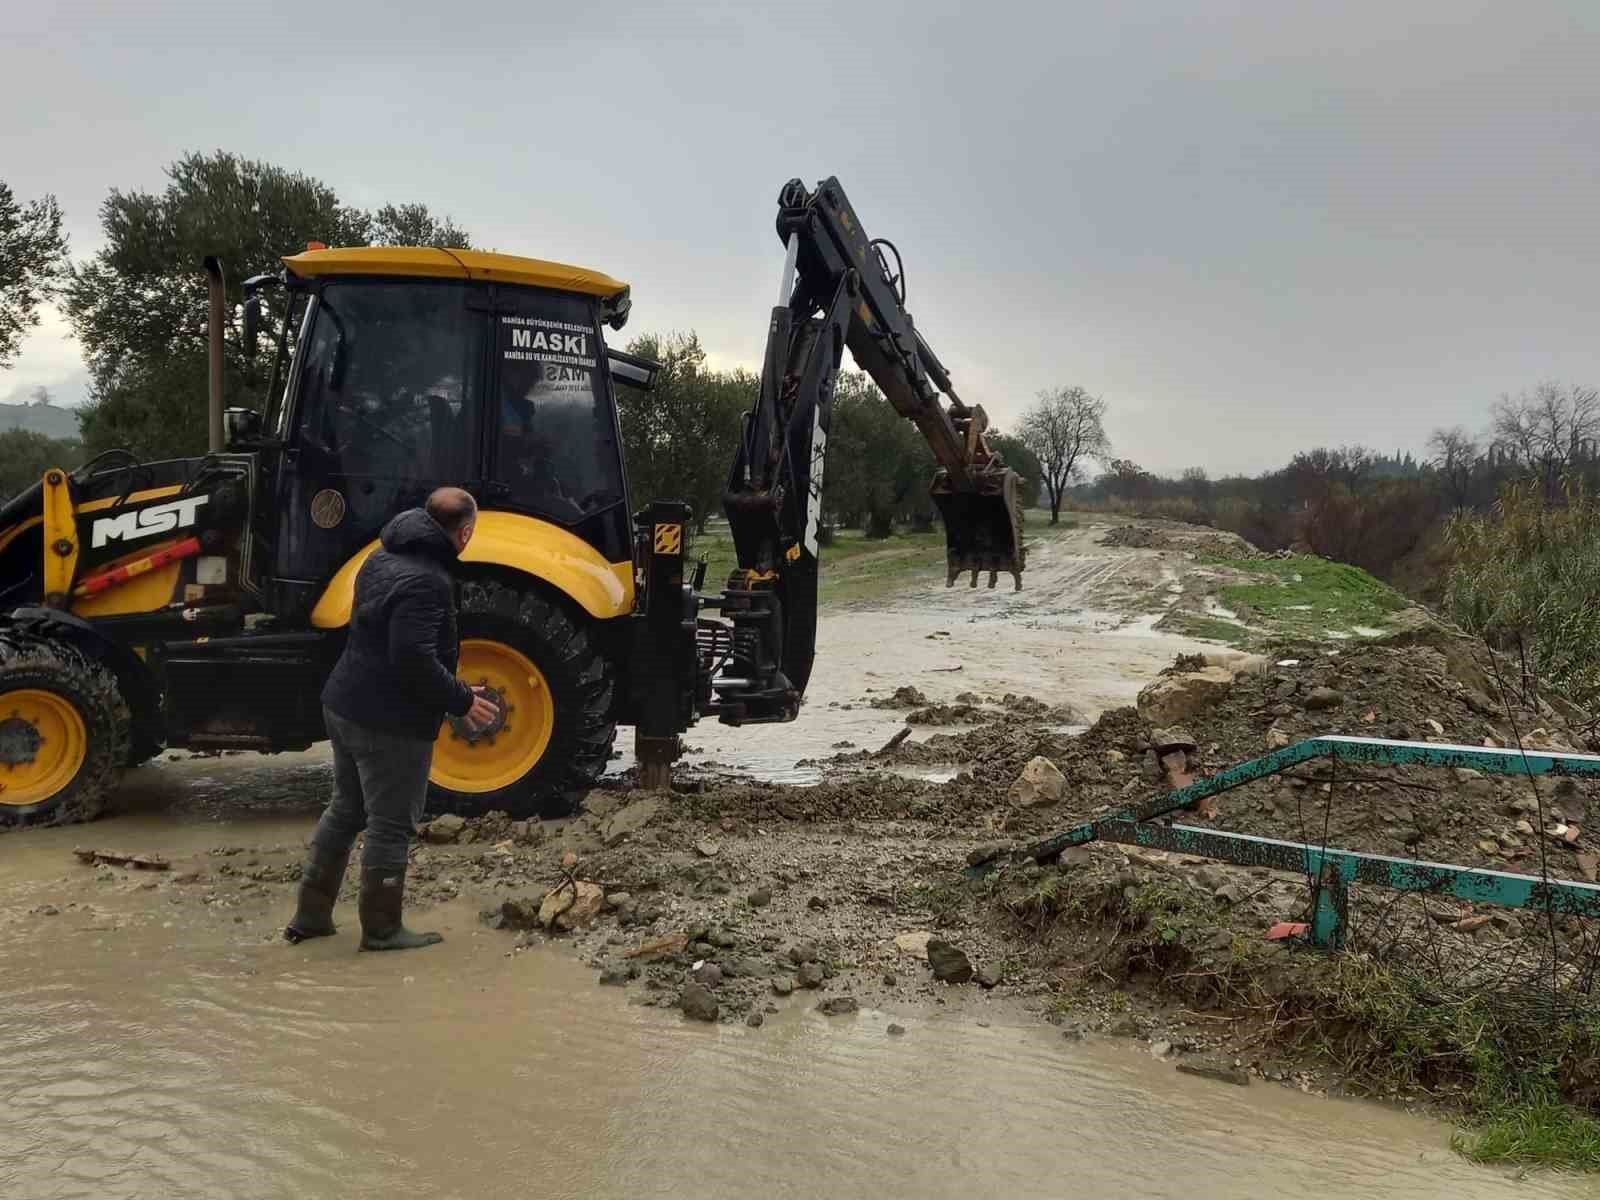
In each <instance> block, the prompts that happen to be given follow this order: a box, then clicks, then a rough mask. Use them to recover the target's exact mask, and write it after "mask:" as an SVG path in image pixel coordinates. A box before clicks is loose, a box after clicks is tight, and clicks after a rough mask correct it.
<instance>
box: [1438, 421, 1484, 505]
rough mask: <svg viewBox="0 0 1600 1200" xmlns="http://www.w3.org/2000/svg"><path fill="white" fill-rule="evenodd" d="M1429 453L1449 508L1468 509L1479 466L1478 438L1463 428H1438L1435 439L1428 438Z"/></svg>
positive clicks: (1458, 426)
mask: <svg viewBox="0 0 1600 1200" xmlns="http://www.w3.org/2000/svg"><path fill="white" fill-rule="evenodd" d="M1428 453H1429V454H1430V455H1431V456H1432V457H1430V458H1429V460H1428V462H1429V464H1430V465H1431V466H1432V467H1433V469H1434V470H1435V471H1437V472H1439V479H1440V480H1441V481H1442V482H1443V484H1444V488H1445V492H1446V494H1448V495H1449V497H1450V506H1451V507H1452V508H1456V509H1462V508H1466V507H1467V500H1468V498H1469V497H1470V495H1471V491H1472V475H1473V472H1474V471H1475V470H1476V469H1477V463H1478V455H1479V450H1478V443H1477V441H1476V439H1474V438H1473V436H1472V435H1471V434H1470V433H1468V432H1467V431H1466V430H1465V429H1463V428H1462V427H1461V426H1460V425H1457V426H1455V427H1454V428H1452V429H1435V430H1434V431H1433V436H1432V437H1430V438H1429V439H1428Z"/></svg>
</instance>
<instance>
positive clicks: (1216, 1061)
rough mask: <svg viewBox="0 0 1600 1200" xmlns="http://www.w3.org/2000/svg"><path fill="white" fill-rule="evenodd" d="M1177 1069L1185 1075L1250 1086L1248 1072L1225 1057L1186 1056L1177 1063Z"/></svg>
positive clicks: (1238, 1085)
mask: <svg viewBox="0 0 1600 1200" xmlns="http://www.w3.org/2000/svg"><path fill="white" fill-rule="evenodd" d="M1178 1070H1180V1071H1181V1072H1183V1073H1184V1074H1185V1075H1195V1076H1198V1077H1199V1078H1201V1079H1214V1080H1216V1081H1217V1082H1218V1083H1231V1084H1233V1085H1234V1086H1235V1087H1249V1086H1250V1072H1248V1071H1246V1070H1245V1069H1244V1068H1243V1067H1241V1066H1237V1065H1235V1064H1234V1063H1232V1062H1229V1061H1228V1060H1227V1059H1225V1058H1186V1059H1184V1060H1183V1061H1182V1062H1181V1063H1179V1064H1178Z"/></svg>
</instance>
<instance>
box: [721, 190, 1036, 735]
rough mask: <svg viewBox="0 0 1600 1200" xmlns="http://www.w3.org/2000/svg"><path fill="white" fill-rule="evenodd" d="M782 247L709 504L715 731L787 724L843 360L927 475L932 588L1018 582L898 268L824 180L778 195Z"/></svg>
mask: <svg viewBox="0 0 1600 1200" xmlns="http://www.w3.org/2000/svg"><path fill="white" fill-rule="evenodd" d="M777 229H778V236H779V238H780V239H782V241H783V243H784V246H785V248H786V256H785V262H784V271H783V282H782V285H781V288H780V291H779V296H778V304H777V306H776V307H775V308H773V310H772V316H771V320H770V323H769V325H768V329H767V349H766V356H765V359H764V361H763V364H762V371H761V391H760V395H759V398H758V399H757V401H756V404H755V406H754V407H753V408H752V409H751V410H750V412H749V413H747V414H746V416H745V423H744V429H743V437H742V440H741V443H740V446H739V451H738V454H737V456H736V458H735V461H734V465H733V471H732V473H731V475H730V477H729V480H728V486H727V489H726V492H725V494H724V509H725V511H726V512H727V515H728V523H729V527H730V529H731V532H732V534H733V540H734V545H735V550H736V552H737V555H738V563H739V565H738V568H737V570H735V571H734V573H733V575H732V577H731V578H730V579H729V580H728V583H727V587H726V589H725V590H724V592H723V593H722V596H721V598H720V602H719V601H716V600H713V599H711V598H709V597H708V598H705V602H706V604H707V606H708V607H720V608H721V610H722V614H723V620H722V621H721V622H702V627H703V628H702V631H701V637H700V651H701V658H702V663H703V664H706V670H707V679H708V690H709V694H708V695H706V696H705V697H704V699H705V701H706V703H705V704H704V705H703V707H702V711H710V712H716V713H717V714H718V716H719V717H720V718H721V719H722V720H723V721H725V722H727V723H729V724H743V723H746V722H756V721H786V720H792V719H793V718H794V717H795V715H796V714H797V713H798V711H799V706H800V698H801V696H802V695H803V694H804V692H805V688H806V684H807V682H808V680H809V679H810V675H811V665H812V660H813V658H814V656H815V652H816V629H817V582H818V538H817V535H818V531H819V528H820V525H821V521H822V489H823V466H824V461H825V458H826V449H827V439H828V432H829V426H830V423H831V417H832V409H833V389H834V381H835V379H836V378H837V375H838V372H839V369H840V365H841V363H842V361H843V355H844V351H845V350H846V348H848V349H849V351H850V354H851V356H852V357H853V358H854V359H855V361H856V363H857V364H858V365H859V366H860V367H861V369H862V370H864V371H866V372H867V374H868V375H869V376H871V378H872V379H873V381H874V382H875V383H876V384H877V385H878V387H879V388H880V389H881V390H882V392H883V394H884V396H885V397H886V398H887V400H888V401H889V403H890V404H891V405H893V406H894V409H895V411H896V412H898V413H899V414H900V415H901V416H903V417H906V418H907V419H909V420H910V421H912V422H913V423H914V424H915V425H916V426H917V428H918V429H919V430H920V431H921V433H922V435H923V437H924V438H925V439H926V440H927V442H928V445H929V447H930V448H931V449H932V451H933V456H934V460H935V462H936V463H937V464H938V467H937V471H936V473H935V475H934V478H933V484H932V488H931V491H932V494H933V498H934V502H935V503H936V504H937V505H938V507H939V510H940V514H941V516H942V518H943V521H944V528H945V540H946V566H947V576H946V585H947V586H949V585H950V584H953V583H954V582H955V580H956V578H957V577H958V576H959V575H961V574H962V573H969V574H970V575H971V583H972V585H973V586H976V584H977V578H978V574H979V572H981V571H987V572H989V586H990V587H993V586H994V584H995V580H996V577H997V574H998V572H1000V571H1006V572H1009V573H1010V574H1011V576H1012V578H1013V580H1014V581H1015V586H1016V587H1017V588H1020V587H1021V586H1022V569H1023V548H1022V536H1021V535H1022V514H1021V509H1020V506H1019V504H1018V501H1017V483H1018V480H1017V476H1016V473H1015V472H1013V471H1011V470H1008V469H1007V468H1006V466H1005V464H1004V463H1003V462H1002V461H1001V460H1000V458H999V456H998V455H997V454H995V453H994V452H993V451H992V450H991V449H990V448H989V446H988V445H987V443H986V442H985V439H984V432H985V430H986V428H987V425H988V420H987V418H986V416H985V415H984V412H983V409H982V408H981V407H979V406H977V405H968V404H965V403H963V402H962V401H961V399H960V398H959V397H958V396H957V395H956V394H955V391H954V389H953V387H952V386H951V382H950V374H949V372H948V371H947V370H945V367H944V365H943V364H942V363H941V362H940V361H939V359H938V357H937V356H936V355H935V354H934V353H933V350H932V349H931V348H930V347H929V345H928V343H927V342H926V341H925V340H924V339H923V337H922V335H921V334H920V333H919V332H918V331H917V329H916V327H915V325H914V323H913V321H912V318H911V314H910V312H908V311H907V310H906V306H905V287H904V278H905V276H904V268H903V267H899V270H898V273H897V274H891V272H890V269H889V266H888V260H887V257H886V256H885V254H884V248H885V247H887V249H888V250H889V251H890V252H892V253H893V254H894V256H895V259H896V264H897V267H898V266H899V253H898V251H896V250H895V249H894V247H893V246H892V245H891V244H890V243H887V242H874V241H872V240H870V239H869V238H868V237H867V234H866V231H865V230H864V229H863V228H862V225H861V221H860V218H858V217H857V216H856V214H855V211H854V210H853V209H852V208H851V207H850V202H849V200H848V199H847V198H846V197H845V194H844V189H843V188H842V187H841V186H840V185H839V181H838V180H837V179H831V178H830V179H826V180H824V181H823V182H822V183H821V184H819V185H818V187H817V189H816V191H814V192H808V191H807V190H806V188H805V186H804V185H803V184H802V183H801V182H800V181H799V180H798V179H796V180H791V181H790V182H789V183H787V184H785V185H784V187H783V190H782V191H781V192H780V193H779V196H778V221H777Z"/></svg>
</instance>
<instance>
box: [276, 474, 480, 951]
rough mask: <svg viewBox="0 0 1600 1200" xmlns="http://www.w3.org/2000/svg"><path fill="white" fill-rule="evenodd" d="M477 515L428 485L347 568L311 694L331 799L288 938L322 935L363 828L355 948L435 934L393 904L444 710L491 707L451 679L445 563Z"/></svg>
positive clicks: (451, 616) (451, 618) (395, 944)
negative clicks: (323, 667)
mask: <svg viewBox="0 0 1600 1200" xmlns="http://www.w3.org/2000/svg"><path fill="white" fill-rule="evenodd" d="M477 516H478V506H477V504H476V503H475V502H474V501H473V499H472V497H471V496H470V495H468V494H467V493H466V492H464V491H462V490H461V489H460V488H440V489H439V490H438V491H436V492H434V493H433V494H432V495H431V496H429V497H428V503H427V506H426V507H425V508H413V509H410V510H408V511H406V512H403V513H401V514H400V515H399V516H397V517H395V518H394V519H393V520H392V521H390V522H389V524H388V525H386V526H385V527H384V530H383V535H382V543H383V544H382V548H381V549H379V550H377V551H375V552H374V553H373V555H372V556H371V557H370V558H369V559H367V561H366V562H365V563H364V564H363V565H362V567H361V571H360V572H359V574H357V576H356V594H355V606H354V609H353V611H352V612H351V615H350V634H349V638H348V640H347V641H346V643H345V649H344V654H343V655H341V656H340V658H339V663H338V665H337V666H335V667H334V669H333V674H332V675H331V676H329V678H328V683H327V686H326V687H324V688H323V690H322V707H323V717H324V719H325V720H326V722H327V726H328V736H329V737H330V738H331V739H332V741H333V799H332V800H331V801H329V803H328V807H327V809H326V810H325V811H324V812H323V814H322V819H321V820H320V821H318V822H317V829H316V832H315V833H314V834H312V836H311V855H310V858H309V859H308V861H307V862H306V866H305V872H304V874H303V875H302V876H301V880H300V897H299V904H298V906H297V908H296V910H295V914H294V919H293V920H291V921H290V922H289V925H288V928H286V929H285V930H284V931H283V936H284V937H286V938H287V939H288V940H289V941H291V942H299V941H302V940H304V939H306V938H313V937H326V936H327V935H328V934H331V933H333V932H334V925H333V905H334V901H336V900H337V899H338V897H339V885H340V884H341V883H342V882H343V880H344V872H345V867H346V866H347V865H348V863H349V861H350V848H351V847H352V846H353V845H354V844H355V840H356V835H357V834H359V833H361V832H362V830H363V829H364V830H365V831H366V835H367V837H366V843H365V848H364V849H363V850H362V853H361V906H360V911H361V948H362V949H363V950H409V949H413V948H415V947H417V946H431V945H433V944H434V943H435V942H439V941H442V940H443V939H442V938H441V937H440V936H439V935H438V934H437V933H413V932H412V931H411V930H409V929H407V928H406V927H405V926H404V925H403V924H402V923H401V920H400V905H401V901H402V898H403V897H404V895H405V882H406V857H407V853H408V852H409V850H410V846H411V838H412V837H413V835H414V834H415V832H416V824H417V822H418V821H419V820H421V818H422V806H423V801H424V800H425V799H426V797H427V792H428V771H429V768H430V767H431V766H432V765H433V743H434V739H435V738H437V737H438V735H439V726H440V724H442V723H443V721H444V719H445V717H446V715H447V714H448V715H449V716H454V717H465V718H466V719H467V721H468V722H469V723H470V724H472V725H474V726H483V725H487V724H489V723H490V722H492V721H493V720H494V717H495V715H496V710H495V707H494V705H493V704H492V703H491V702H490V701H489V700H488V699H486V698H485V697H483V696H481V695H479V694H477V692H476V691H475V689H472V688H469V687H468V686H467V685H466V684H464V683H462V682H461V681H460V680H459V679H457V678H456V676H455V672H456V658H457V654H458V652H459V644H458V640H457V636H456V613H455V593H454V589H453V587H452V585H451V581H450V571H451V567H452V566H453V565H454V563H455V561H456V559H457V557H458V556H459V555H460V554H461V552H462V551H463V550H465V549H466V547H467V542H468V541H470V540H471V538H472V530H473V526H474V524H475V522H476V521H477Z"/></svg>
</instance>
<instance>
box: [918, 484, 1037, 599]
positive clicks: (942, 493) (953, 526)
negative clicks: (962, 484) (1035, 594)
mask: <svg viewBox="0 0 1600 1200" xmlns="http://www.w3.org/2000/svg"><path fill="white" fill-rule="evenodd" d="M1018 482H1019V480H1018V476H1017V473H1016V472H1015V471H1012V470H1009V469H1008V468H1006V467H997V468H993V469H990V470H987V471H982V472H974V474H973V484H974V486H972V487H971V488H957V487H955V486H953V485H952V484H951V482H950V478H949V475H948V474H947V473H946V472H944V471H940V472H939V473H938V474H937V475H935V476H934V477H933V486H932V487H931V488H930V489H929V491H930V492H931V493H932V495H933V502H934V504H936V505H938V507H939V515H940V516H941V517H942V518H943V519H944V542H945V570H946V572H947V577H946V579H945V586H946V587H953V586H954V585H955V581H956V577H957V576H958V575H960V574H961V573H962V572H964V571H965V572H969V573H970V574H971V576H972V578H971V581H970V582H969V584H968V586H969V587H977V586H978V572H979V571H987V572H989V586H990V587H993V586H994V585H995V581H996V580H997V579H998V577H999V573H1000V572H1001V571H1005V572H1008V573H1009V574H1010V576H1011V578H1012V580H1013V582H1014V585H1015V586H1014V588H1013V590H1014V591H1019V592H1020V591H1021V590H1022V568H1023V562H1024V559H1025V557H1026V552H1025V551H1024V550H1023V548H1022V508H1021V505H1020V504H1019V503H1018V501H1017V485H1018Z"/></svg>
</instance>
